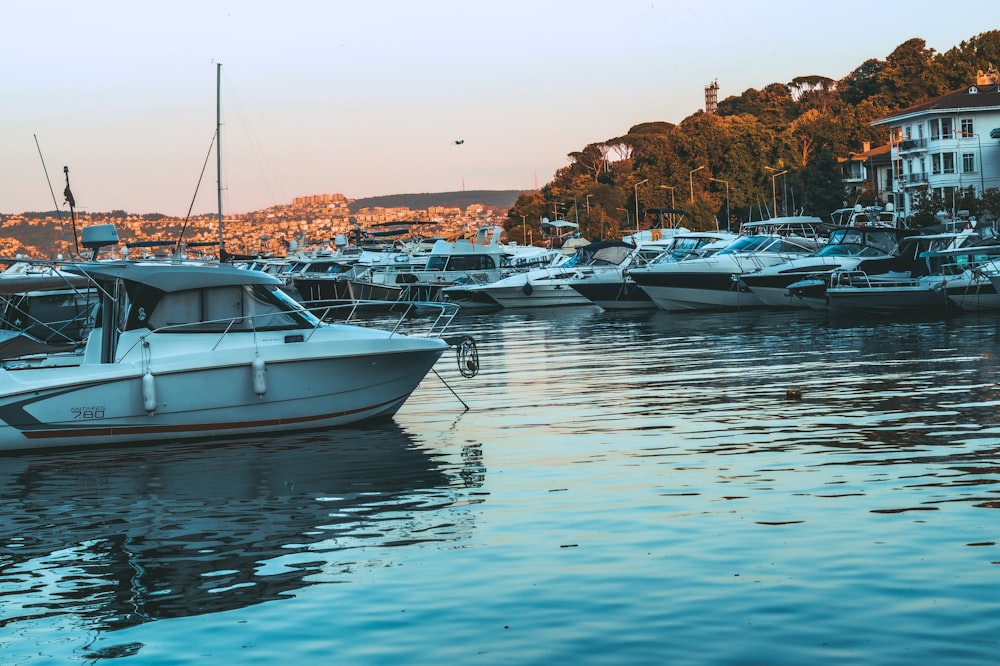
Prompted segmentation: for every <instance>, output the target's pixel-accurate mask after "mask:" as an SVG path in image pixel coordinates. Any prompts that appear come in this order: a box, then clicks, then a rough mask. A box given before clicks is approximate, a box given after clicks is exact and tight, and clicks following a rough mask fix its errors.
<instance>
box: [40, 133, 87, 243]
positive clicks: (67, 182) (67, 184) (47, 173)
mask: <svg viewBox="0 0 1000 666" xmlns="http://www.w3.org/2000/svg"><path fill="white" fill-rule="evenodd" d="M31 136H33V137H34V139H35V147H36V148H37V149H38V159H40V160H41V161H42V171H44V172H45V182H46V183H48V185H49V194H51V195H52V205H53V206H55V207H56V217H58V218H59V221H60V222H62V211H61V210H59V202H58V201H56V193H55V190H53V189H52V179H51V178H49V170H48V168H47V167H46V166H45V158H44V157H43V156H42V146H41V144H39V143H38V135H37V134H32V135H31ZM63 171H65V173H66V191H65V192H64V194H67V199H66V200H67V201H69V200H70V197H72V195H73V193H72V192H70V191H69V167H63ZM73 203H74V204H75V203H76V202H75V201H74V202H73ZM70 210H72V208H71V209H70ZM73 240H74V242H75V243H76V254H77V255H78V256H79V254H80V242H79V241H78V240H77V238H76V217H75V216H74V218H73Z"/></svg>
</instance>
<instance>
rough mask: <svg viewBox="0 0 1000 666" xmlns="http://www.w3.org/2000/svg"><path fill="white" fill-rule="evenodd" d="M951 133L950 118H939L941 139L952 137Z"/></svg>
mask: <svg viewBox="0 0 1000 666" xmlns="http://www.w3.org/2000/svg"><path fill="white" fill-rule="evenodd" d="M951 135H952V126H951V118H942V119H941V138H942V139H950V138H952V136H951Z"/></svg>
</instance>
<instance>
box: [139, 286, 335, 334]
mask: <svg viewBox="0 0 1000 666" xmlns="http://www.w3.org/2000/svg"><path fill="white" fill-rule="evenodd" d="M316 324H317V319H316V317H315V316H314V315H312V314H310V313H309V312H308V311H307V310H305V309H304V308H303V307H302V306H301V305H299V304H298V303H297V302H296V301H294V300H293V299H292V298H291V297H290V296H288V295H287V294H285V293H284V292H283V291H281V290H280V289H279V288H278V287H277V286H276V285H259V284H255V285H227V286H220V287H210V288H205V289H189V290H186V291H175V292H168V293H164V292H162V291H159V290H154V289H145V290H141V291H140V292H139V293H137V294H136V295H135V297H134V299H133V302H132V306H131V307H130V308H129V316H128V322H127V325H126V328H127V329H133V328H151V329H154V330H162V331H163V332H166V333H222V332H225V331H229V332H236V331H275V330H288V329H301V328H312V327H314V326H315V325H316Z"/></svg>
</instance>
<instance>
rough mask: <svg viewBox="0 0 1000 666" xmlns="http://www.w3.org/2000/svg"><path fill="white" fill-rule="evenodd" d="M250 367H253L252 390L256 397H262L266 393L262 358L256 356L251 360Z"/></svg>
mask: <svg viewBox="0 0 1000 666" xmlns="http://www.w3.org/2000/svg"><path fill="white" fill-rule="evenodd" d="M251 367H252V368H253V392H254V393H256V394H257V397H258V398H263V397H264V394H265V393H267V379H266V378H265V377H264V372H265V367H264V359H262V358H260V357H259V356H258V357H257V358H255V359H254V360H253V363H252V364H251Z"/></svg>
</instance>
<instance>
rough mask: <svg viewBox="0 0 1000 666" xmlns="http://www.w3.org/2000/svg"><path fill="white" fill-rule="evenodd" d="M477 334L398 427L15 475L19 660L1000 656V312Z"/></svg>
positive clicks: (721, 320) (4, 532) (13, 658)
mask: <svg viewBox="0 0 1000 666" xmlns="http://www.w3.org/2000/svg"><path fill="white" fill-rule="evenodd" d="M457 324H458V325H457V327H456V329H455V330H456V331H458V330H461V331H464V332H469V333H472V334H474V335H475V336H476V338H477V340H478V344H479V352H480V360H481V363H482V371H481V372H480V374H479V375H478V376H477V377H475V378H473V379H464V378H462V377H461V376H460V375H459V373H458V370H457V365H456V363H455V358H454V355H453V354H452V353H449V354H448V355H446V356H445V357H443V358H442V360H441V361H440V362H439V364H438V366H437V368H436V369H437V371H438V373H439V375H440V377H437V376H434V375H429V376H428V378H427V379H426V380H425V382H424V383H423V384H422V385H421V387H420V388H419V389H418V390H417V392H416V393H415V394H414V395H413V397H412V398H411V400H410V401H409V402H408V403H407V404H406V406H404V408H403V409H402V410H401V411H400V413H399V414H398V415H397V416H396V418H395V420H394V421H393V422H391V423H388V424H378V425H372V426H367V427H359V428H348V429H342V430H335V431H329V432H323V433H309V434H289V435H287V436H279V437H273V438H267V439H252V440H247V439H244V440H230V441H214V442H209V443H201V444H177V445H173V446H157V447H155V448H148V449H144V448H132V449H128V450H125V451H121V450H119V451H111V450H91V451H87V452H83V453H59V454H50V455H23V456H7V457H3V458H0V501H2V503H3V512H2V514H0V515H2V518H0V663H3V664H5V665H6V664H29V663H30V664H66V663H134V664H192V663H240V664H279V663H280V664H298V663H303V664H307V663H308V664H316V663H324V664H333V663H344V664H399V663H419V664H441V663H454V664H475V663H482V664H500V663H502V664H553V663H569V662H571V661H572V662H576V663H587V664H625V663H628V664H668V663H669V664H858V663H865V664H878V665H887V664H912V663H923V662H931V661H933V662H934V663H947V664H996V663H998V659H1000V657H998V654H1000V514H998V513H997V512H996V509H997V508H1000V485H998V481H1000V456H998V452H1000V370H998V366H997V353H998V350H1000V318H994V317H976V316H972V317H963V318H959V319H956V320H953V321H947V322H906V323H892V322H882V323H874V324H871V323H869V324H850V323H839V322H830V321H828V320H827V319H826V318H825V317H824V316H822V315H818V314H815V313H730V314H705V315H697V314H696V315H670V314H667V313H661V312H657V313H652V312H651V313H642V314H628V315H623V314H616V313H603V312H600V311H598V310H596V309H592V308H586V307H584V308H568V309H562V310H560V309H551V310H548V311H544V312H535V311H521V312H516V311H507V312H503V313H499V314H490V315H482V316H478V315H477V316H471V315H469V316H466V317H465V318H464V319H462V320H460V321H459V322H457ZM445 382H447V385H446V384H445ZM447 386H451V388H452V389H454V391H455V392H456V393H457V394H458V396H459V397H460V398H461V401H464V402H465V403H466V404H467V405H468V406H469V409H468V411H466V410H465V409H464V408H463V406H462V402H461V401H460V400H459V399H458V398H456V397H455V395H453V394H452V393H451V392H450V391H449V389H448V387H447ZM798 396H801V397H800V399H795V398H796V397H798ZM110 660H113V661H110Z"/></svg>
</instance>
